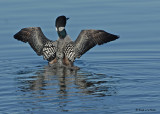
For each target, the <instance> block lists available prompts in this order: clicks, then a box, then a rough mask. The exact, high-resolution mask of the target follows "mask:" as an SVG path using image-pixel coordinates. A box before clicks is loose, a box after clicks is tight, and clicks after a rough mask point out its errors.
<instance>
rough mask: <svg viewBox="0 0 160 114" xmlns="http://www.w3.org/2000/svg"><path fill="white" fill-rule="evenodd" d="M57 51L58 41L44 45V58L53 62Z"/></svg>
mask: <svg viewBox="0 0 160 114" xmlns="http://www.w3.org/2000/svg"><path fill="white" fill-rule="evenodd" d="M56 51H57V41H54V42H53V41H49V42H47V43H46V44H45V45H44V48H43V58H44V59H45V60H48V61H51V60H53V59H54V58H56Z"/></svg>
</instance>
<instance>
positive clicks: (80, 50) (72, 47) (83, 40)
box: [65, 30, 119, 61]
mask: <svg viewBox="0 0 160 114" xmlns="http://www.w3.org/2000/svg"><path fill="white" fill-rule="evenodd" d="M118 38H119V36H117V35H113V34H110V33H108V32H105V31H103V30H82V31H81V32H80V34H79V36H78V37H77V39H76V40H75V42H74V43H73V42H72V43H69V44H68V45H66V49H65V55H67V58H68V59H69V60H71V61H74V60H75V58H80V57H81V56H82V55H83V54H84V53H86V52H87V51H88V50H89V49H91V48H93V47H94V46H96V45H102V44H104V43H107V42H110V41H113V40H116V39H118Z"/></svg>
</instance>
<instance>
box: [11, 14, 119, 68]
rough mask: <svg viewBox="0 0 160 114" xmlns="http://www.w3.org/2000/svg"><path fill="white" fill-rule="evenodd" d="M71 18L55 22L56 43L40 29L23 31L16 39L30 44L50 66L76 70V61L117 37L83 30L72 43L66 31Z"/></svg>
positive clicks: (25, 29)
mask: <svg viewBox="0 0 160 114" xmlns="http://www.w3.org/2000/svg"><path fill="white" fill-rule="evenodd" d="M68 19H69V18H66V17H65V16H59V17H57V19H56V21H55V27H56V31H57V33H58V36H59V38H58V39H57V40H56V41H52V40H49V39H48V38H47V37H46V36H45V35H44V34H43V32H42V30H41V28H40V27H28V28H23V29H21V30H20V31H19V32H18V33H16V34H15V35H14V38H15V39H17V40H20V41H22V42H25V43H27V42H28V43H29V44H30V46H31V47H32V48H33V50H34V51H35V52H36V53H37V55H39V56H40V55H42V56H43V58H44V59H45V60H47V61H48V63H49V65H56V66H57V65H58V66H67V67H70V68H74V65H73V63H74V61H75V59H76V58H80V57H81V56H82V55H83V54H84V53H86V52H87V51H88V50H89V49H91V48H92V47H94V46H96V45H102V44H104V43H107V42H110V41H113V40H116V39H118V38H119V36H117V35H113V34H111V33H108V32H105V31H104V30H93V29H89V30H82V31H81V32H80V34H79V36H78V37H77V39H76V40H75V41H72V40H71V38H70V37H69V35H68V34H67V32H66V30H65V26H66V22H67V20H68Z"/></svg>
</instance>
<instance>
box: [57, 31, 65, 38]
mask: <svg viewBox="0 0 160 114" xmlns="http://www.w3.org/2000/svg"><path fill="white" fill-rule="evenodd" d="M57 33H58V36H59V38H61V39H64V38H65V37H66V36H67V32H66V30H65V29H63V30H62V31H57Z"/></svg>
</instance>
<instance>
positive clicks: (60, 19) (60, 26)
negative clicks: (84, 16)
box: [55, 16, 69, 33]
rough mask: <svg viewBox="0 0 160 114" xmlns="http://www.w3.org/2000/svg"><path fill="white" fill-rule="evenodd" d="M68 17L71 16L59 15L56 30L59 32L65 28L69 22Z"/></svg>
mask: <svg viewBox="0 0 160 114" xmlns="http://www.w3.org/2000/svg"><path fill="white" fill-rule="evenodd" d="M68 19H69V18H66V17H65V16H59V17H57V19H56V22H55V26H56V31H57V32H58V33H59V32H62V31H63V30H65V26H66V22H67V20H68Z"/></svg>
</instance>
